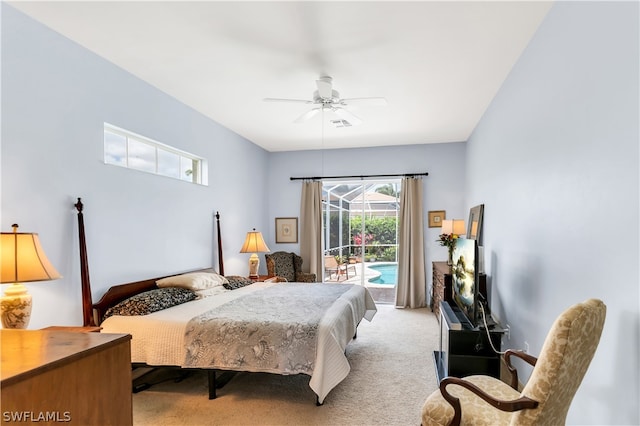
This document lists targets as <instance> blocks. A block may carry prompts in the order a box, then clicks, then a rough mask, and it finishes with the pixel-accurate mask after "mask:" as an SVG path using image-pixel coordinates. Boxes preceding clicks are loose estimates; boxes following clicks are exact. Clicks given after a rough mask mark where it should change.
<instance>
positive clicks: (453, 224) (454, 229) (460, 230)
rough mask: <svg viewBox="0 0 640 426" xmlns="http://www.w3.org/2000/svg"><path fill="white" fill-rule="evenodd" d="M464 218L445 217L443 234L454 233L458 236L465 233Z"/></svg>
mask: <svg viewBox="0 0 640 426" xmlns="http://www.w3.org/2000/svg"><path fill="white" fill-rule="evenodd" d="M465 232H466V231H465V228H464V220H463V219H445V220H443V221H442V230H441V231H440V233H441V234H454V235H457V236H461V235H465Z"/></svg>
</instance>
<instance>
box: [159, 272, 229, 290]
mask: <svg viewBox="0 0 640 426" xmlns="http://www.w3.org/2000/svg"><path fill="white" fill-rule="evenodd" d="M226 283H228V281H227V279H226V278H225V277H223V276H222V275H218V274H216V273H215V272H190V273H188V274H182V275H175V276H173V277H167V278H162V279H161V280H158V281H156V284H157V285H158V287H160V288H162V287H182V288H188V289H189V290H193V291H196V292H197V291H198V290H206V289H209V288H213V287H218V286H220V287H222V285H223V284H226ZM223 288H224V287H223Z"/></svg>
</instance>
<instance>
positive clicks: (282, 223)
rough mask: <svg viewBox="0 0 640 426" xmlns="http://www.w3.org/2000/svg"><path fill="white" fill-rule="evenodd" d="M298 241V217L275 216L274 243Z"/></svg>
mask: <svg viewBox="0 0 640 426" xmlns="http://www.w3.org/2000/svg"><path fill="white" fill-rule="evenodd" d="M297 242H298V218H297V217H276V243H294V244H295V243H297Z"/></svg>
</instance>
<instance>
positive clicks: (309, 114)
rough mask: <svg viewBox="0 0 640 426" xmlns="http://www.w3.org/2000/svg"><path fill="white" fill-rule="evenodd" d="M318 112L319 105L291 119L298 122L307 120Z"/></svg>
mask: <svg viewBox="0 0 640 426" xmlns="http://www.w3.org/2000/svg"><path fill="white" fill-rule="evenodd" d="M318 112H320V107H316V108H311V109H310V110H309V111H307V112H305V113H304V114H302V115H301V116H300V117H298V118H296V119H295V120H293V122H294V123H297V124H300V123H304V122H305V121H307V120H309V119H310V118H311V117H313V116H315V115H316V114H317V113H318Z"/></svg>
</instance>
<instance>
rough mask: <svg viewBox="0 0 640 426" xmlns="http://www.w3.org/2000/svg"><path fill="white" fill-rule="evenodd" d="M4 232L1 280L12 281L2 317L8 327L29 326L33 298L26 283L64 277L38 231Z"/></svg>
mask: <svg viewBox="0 0 640 426" xmlns="http://www.w3.org/2000/svg"><path fill="white" fill-rule="evenodd" d="M17 230H18V225H15V224H14V225H13V232H2V233H1V234H0V283H2V284H5V283H12V284H11V285H10V286H9V287H8V288H6V289H5V290H4V295H3V296H2V297H1V298H0V320H1V321H2V326H3V327H4V328H27V326H28V325H29V319H30V318H31V306H32V303H31V301H32V298H31V295H30V294H29V293H28V292H27V288H26V287H25V286H24V285H23V284H22V283H26V282H32V281H48V280H55V279H58V278H61V275H60V274H59V273H58V271H56V269H55V268H54V267H53V265H51V263H50V262H49V259H47V256H46V255H45V254H44V250H42V246H41V245H40V240H39V239H38V234H30V233H21V232H17Z"/></svg>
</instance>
